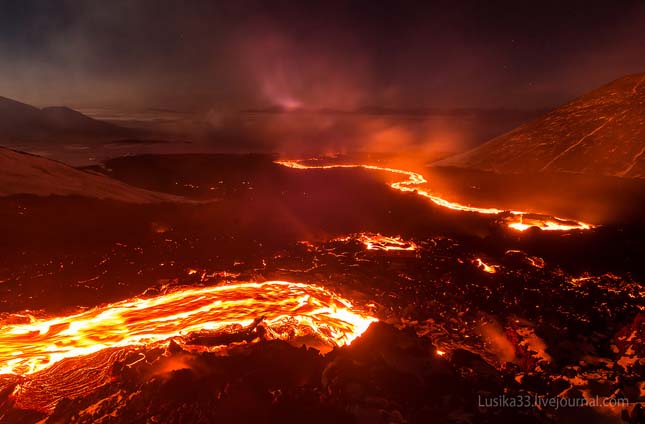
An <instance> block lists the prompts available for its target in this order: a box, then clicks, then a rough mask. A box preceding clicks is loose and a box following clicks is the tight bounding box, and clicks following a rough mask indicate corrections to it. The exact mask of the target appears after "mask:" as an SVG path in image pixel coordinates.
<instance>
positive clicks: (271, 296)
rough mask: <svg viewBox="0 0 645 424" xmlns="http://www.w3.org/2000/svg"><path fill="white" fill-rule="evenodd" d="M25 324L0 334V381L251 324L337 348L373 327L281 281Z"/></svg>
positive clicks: (321, 296)
mask: <svg viewBox="0 0 645 424" xmlns="http://www.w3.org/2000/svg"><path fill="white" fill-rule="evenodd" d="M19 318H21V316H17V315H14V316H13V320H14V321H15V320H17V319H19ZM22 318H24V320H25V321H28V322H25V323H15V324H12V323H4V325H3V327H2V332H1V333H0V374H19V375H27V374H33V373H38V372H39V371H43V370H46V369H47V368H49V367H51V366H52V365H54V364H56V363H57V362H59V361H62V360H64V359H66V358H73V357H79V356H84V355H90V354H94V353H96V352H99V351H102V350H106V349H110V348H116V347H125V346H136V345H147V344H152V343H155V342H160V341H163V340H168V339H170V338H173V337H180V336H188V335H189V334H191V333H195V332H200V331H227V330H229V331H235V330H237V331H239V330H240V329H242V328H243V327H244V326H248V325H251V324H253V323H254V319H262V323H263V325H264V326H265V327H266V331H267V338H274V339H292V338H295V337H299V336H307V335H309V336H315V337H317V338H319V339H321V340H322V341H323V342H325V343H327V344H329V345H330V346H342V345H344V344H349V343H351V342H352V340H354V339H355V338H356V337H358V336H360V335H361V334H362V333H363V332H364V331H365V330H366V329H367V327H368V326H369V325H370V323H372V322H374V321H376V319H375V318H372V317H370V316H368V315H364V314H362V313H360V312H359V311H357V310H356V309H354V308H353V306H352V304H351V303H350V302H349V301H347V300H345V299H343V298H341V297H339V296H337V295H335V294H333V293H331V292H329V291H327V290H326V289H324V288H322V287H318V286H314V285H307V284H299V283H290V282H285V281H267V282H263V283H239V284H230V285H223V286H215V287H197V288H186V289H181V290H177V291H173V292H170V293H167V294H163V295H160V296H156V297H150V298H135V299H129V300H125V301H122V302H118V303H113V304H108V305H105V306H102V307H97V308H94V309H90V310H87V311H84V312H81V313H78V314H75V315H69V316H63V317H56V318H51V319H36V318H34V317H31V316H26V315H24V316H22ZM256 322H257V320H256Z"/></svg>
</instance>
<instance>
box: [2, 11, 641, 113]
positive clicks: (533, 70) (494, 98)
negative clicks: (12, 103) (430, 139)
mask: <svg viewBox="0 0 645 424" xmlns="http://www.w3.org/2000/svg"><path fill="white" fill-rule="evenodd" d="M597 3H598V2H553V3H546V4H545V3H543V2H528V1H527V2H525V1H515V2H511V3H502V2H484V1H481V2H432V3H430V2H419V3H416V2H374V1H364V2H360V1H356V2H318V3H317V4H316V3H314V2H310V1H303V2H294V1H266V2H253V1H222V2H214V1H190V2H189V1H185V2H182V1H161V0H154V1H132V0H124V1H120V0H116V1H112V0H111V1H84V2H80V1H27V0H21V1H13V0H3V1H1V2H0V95H2V96H6V97H11V98H15V99H18V100H21V101H25V102H28V103H32V104H36V105H43V106H44V105H53V104H64V105H68V106H72V107H112V108H123V109H137V108H164V109H172V110H179V111H204V110H209V109H213V108H215V109H226V110H244V109H253V108H275V107H278V108H286V109H294V108H311V109H320V108H326V109H327V108H328V109H334V110H355V109H360V108H364V107H385V108H402V109H407V108H425V107H439V108H454V107H485V108H499V107H507V108H525V109H526V108H543V107H550V106H555V105H557V104H560V103H562V102H564V101H566V100H569V99H571V98H572V97H575V96H576V95H579V94H582V93H584V92H585V91H587V90H589V89H593V88H595V87H597V86H599V85H601V84H603V83H605V82H608V81H610V80H612V79H615V78H618V77H620V76H623V75H626V74H629V73H636V72H643V71H645V44H644V43H645V3H643V2H633V3H630V2H605V3H603V4H597ZM639 3H640V4H639Z"/></svg>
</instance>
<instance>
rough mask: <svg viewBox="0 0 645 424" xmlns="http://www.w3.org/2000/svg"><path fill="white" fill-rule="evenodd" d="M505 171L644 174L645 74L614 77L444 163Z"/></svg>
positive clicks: (642, 175) (617, 174)
mask: <svg viewBox="0 0 645 424" xmlns="http://www.w3.org/2000/svg"><path fill="white" fill-rule="evenodd" d="M437 164H438V165H442V166H443V165H449V166H458V167H464V168H475V169H481V170H488V171H495V172H500V173H533V172H543V171H550V172H574V173H582V174H593V175H611V176H620V177H632V178H644V177H645V74H637V75H630V76H626V77H623V78H620V79H618V80H616V81H613V82H611V83H609V84H607V85H605V86H603V87H601V88H599V89H597V90H594V91H592V92H591V93H589V94H586V95H584V96H582V97H580V98H578V99H576V100H573V101H572V102H570V103H568V104H566V105H564V106H562V107H559V108H557V109H555V110H553V111H552V112H550V113H548V114H547V115H546V116H544V117H543V118H540V119H538V120H536V121H533V122H530V123H527V124H525V125H522V126H520V127H518V128H517V129H515V130H513V131H511V132H509V133H506V134H504V135H501V136H499V137H496V138H494V139H493V140H491V141H489V142H487V143H485V144H483V145H482V146H480V147H478V148H476V149H474V150H471V151H469V152H466V153H464V154H460V155H457V156H454V157H451V158H448V159H446V160H443V161H441V162H438V163H437Z"/></svg>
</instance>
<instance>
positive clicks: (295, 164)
mask: <svg viewBox="0 0 645 424" xmlns="http://www.w3.org/2000/svg"><path fill="white" fill-rule="evenodd" d="M275 163H277V164H279V165H282V166H286V167H289V168H294V169H334V168H363V169H370V170H375V171H384V172H390V173H393V174H398V175H402V176H405V177H406V179H404V180H402V181H397V182H394V183H392V184H390V186H391V187H392V188H394V189H396V190H399V191H402V192H406V193H416V194H417V195H419V196H422V197H425V198H427V199H429V200H430V201H432V202H433V203H435V204H437V205H439V206H442V207H444V208H448V209H453V210H457V211H464V212H475V213H481V214H489V215H498V214H502V213H508V214H510V215H512V216H511V217H509V218H507V219H506V224H507V226H508V227H509V228H512V229H514V230H517V231H525V230H527V229H529V228H531V227H538V228H540V229H542V230H545V231H554V230H559V231H569V230H588V229H590V228H593V225H591V224H587V223H584V222H578V221H571V220H566V219H562V218H557V217H548V218H545V219H538V218H527V217H526V215H529V214H530V213H529V212H522V211H512V210H502V209H497V208H477V207H474V206H467V205H462V204H460V203H456V202H450V201H448V200H446V199H442V198H441V197H439V196H435V195H433V194H430V193H429V192H428V191H426V190H422V189H420V188H418V186H420V185H423V184H426V183H427V182H428V181H427V180H426V179H425V177H424V176H423V175H421V174H419V173H417V172H413V171H406V170H403V169H396V168H387V167H382V166H376V165H365V164H351V165H350V164H340V165H305V164H303V163H302V162H301V161H297V160H283V161H276V162H275ZM531 215H533V214H531Z"/></svg>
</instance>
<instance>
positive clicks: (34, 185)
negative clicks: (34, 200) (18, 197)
mask: <svg viewBox="0 0 645 424" xmlns="http://www.w3.org/2000/svg"><path fill="white" fill-rule="evenodd" d="M14 194H35V195H39V196H51V195H59V196H69V195H76V196H84V197H92V198H98V199H111V200H118V201H123V202H129V203H152V202H172V201H179V200H182V199H181V198H179V197H176V196H171V195H167V194H162V193H155V192H152V191H148V190H143V189H140V188H136V187H132V186H129V185H127V184H124V183H122V182H119V181H116V180H113V179H111V178H108V177H105V176H103V175H99V174H93V173H90V172H85V171H80V170H78V169H75V168H72V167H70V166H67V165H64V164H62V163H60V162H56V161H52V160H49V159H45V158H42V157H39V156H34V155H30V154H26V153H20V152H16V151H14V150H10V149H5V148H0V196H10V195H14Z"/></svg>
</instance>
